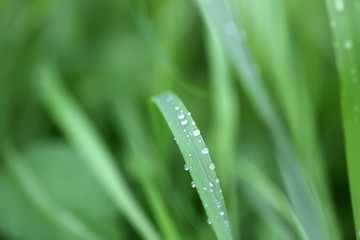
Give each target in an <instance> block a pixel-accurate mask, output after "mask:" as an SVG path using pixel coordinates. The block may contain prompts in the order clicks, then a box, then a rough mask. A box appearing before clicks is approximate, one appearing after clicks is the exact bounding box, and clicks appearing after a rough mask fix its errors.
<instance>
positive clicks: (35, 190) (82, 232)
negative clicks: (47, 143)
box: [3, 145, 101, 240]
mask: <svg viewBox="0 0 360 240" xmlns="http://www.w3.org/2000/svg"><path fill="white" fill-rule="evenodd" d="M3 153H4V157H5V158H6V160H7V163H8V164H9V167H10V169H11V171H12V172H13V173H14V174H13V175H14V176H15V178H16V180H17V182H18V183H19V186H20V187H21V188H22V191H23V192H24V193H25V194H26V196H27V197H28V198H29V199H30V201H31V202H32V203H33V204H34V206H35V207H36V208H37V209H39V211H40V212H42V213H43V214H44V215H45V216H46V217H47V218H48V219H49V221H51V222H52V223H53V224H54V225H55V226H58V227H59V228H60V229H63V230H65V231H66V232H68V233H69V234H71V236H72V238H75V239H89V240H97V239H101V237H99V236H97V234H95V233H94V232H92V231H91V229H89V227H88V226H86V224H84V223H83V222H81V221H80V219H78V218H77V217H76V216H75V215H73V214H72V213H71V212H68V211H66V210H65V209H63V208H61V207H60V206H59V205H57V204H56V203H55V202H54V201H53V199H52V198H51V197H50V196H49V194H48V193H47V192H46V191H45V190H44V189H43V187H42V186H41V184H40V182H39V181H38V179H36V177H35V176H34V174H33V173H32V171H31V169H30V168H29V166H27V164H26V163H25V162H24V159H22V157H21V156H20V155H19V154H17V153H15V152H13V151H12V149H11V148H10V147H8V146H7V145H6V148H5V147H4V151H3ZM62 237H64V236H62Z"/></svg>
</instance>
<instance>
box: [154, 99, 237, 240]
mask: <svg viewBox="0 0 360 240" xmlns="http://www.w3.org/2000/svg"><path fill="white" fill-rule="evenodd" d="M153 101H154V102H155V103H156V105H157V106H158V107H159V109H160V111H161V112H162V114H163V115H164V117H165V119H166V121H167V122H168V124H169V127H170V129H171V131H172V133H173V134H174V136H175V138H176V142H177V144H178V146H179V148H180V151H181V153H182V155H183V157H184V159H185V162H186V165H185V170H189V171H190V175H191V177H192V178H193V183H192V185H193V184H194V185H193V186H196V189H197V191H198V193H199V196H200V198H201V201H202V203H203V205H204V208H205V211H206V213H207V215H208V217H209V223H211V224H212V227H213V229H214V231H215V234H216V236H217V238H218V239H233V236H232V233H231V227H230V221H229V218H228V214H227V211H226V207H225V202H224V199H223V195H222V190H221V188H220V184H219V180H218V178H217V176H216V173H215V170H214V169H215V165H214V163H212V162H211V158H210V155H209V150H208V149H207V148H206V146H205V143H204V140H203V139H202V137H201V135H200V131H199V129H198V128H197V127H196V125H195V122H194V121H193V119H192V117H191V114H190V112H189V111H188V110H187V109H186V107H185V106H184V104H183V103H182V102H181V100H180V99H179V98H177V97H176V96H175V95H174V94H172V93H170V92H168V93H162V94H160V95H158V96H156V97H154V98H153Z"/></svg>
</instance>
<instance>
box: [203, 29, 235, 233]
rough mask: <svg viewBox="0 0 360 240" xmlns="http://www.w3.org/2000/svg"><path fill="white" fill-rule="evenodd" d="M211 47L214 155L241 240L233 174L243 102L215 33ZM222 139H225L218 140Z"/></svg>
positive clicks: (209, 33)
mask: <svg viewBox="0 0 360 240" xmlns="http://www.w3.org/2000/svg"><path fill="white" fill-rule="evenodd" d="M206 36H207V38H206V39H207V40H208V41H207V47H208V52H209V53H208V54H209V59H210V69H211V70H210V71H211V87H212V94H211V96H212V106H213V108H214V114H213V118H214V122H213V126H214V127H213V128H214V131H213V132H212V138H211V139H213V146H216V147H217V151H216V152H215V154H214V155H213V159H214V161H215V162H216V161H217V160H219V161H220V160H221V166H219V168H218V174H219V176H221V181H222V183H223V188H224V192H225V193H227V194H228V195H225V197H226V199H227V202H228V207H229V208H231V210H232V211H231V212H229V215H230V216H229V217H230V220H231V223H232V226H233V234H234V236H239V235H240V233H239V231H240V227H238V226H240V224H239V223H240V219H239V213H240V210H239V201H238V199H237V196H238V194H237V193H238V191H237V189H238V188H237V181H236V175H235V174H229V172H232V170H233V169H234V168H235V166H236V163H235V160H236V159H235V149H236V146H235V145H236V136H238V134H239V126H240V121H239V117H238V116H239V112H240V106H239V100H238V98H237V97H236V90H235V89H236V88H235V82H233V81H232V79H231V74H230V66H229V61H228V59H227V58H226V54H225V51H224V48H223V46H222V45H221V42H220V39H219V37H218V36H217V35H216V33H214V32H208V33H207V35H206ZM218 136H221V137H218Z"/></svg>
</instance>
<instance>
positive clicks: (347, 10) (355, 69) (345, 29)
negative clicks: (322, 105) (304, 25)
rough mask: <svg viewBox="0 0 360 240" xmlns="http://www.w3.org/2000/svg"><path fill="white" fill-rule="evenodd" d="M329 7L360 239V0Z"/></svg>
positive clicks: (358, 237) (357, 232)
mask: <svg viewBox="0 0 360 240" xmlns="http://www.w3.org/2000/svg"><path fill="white" fill-rule="evenodd" d="M327 7H328V12H329V19H330V26H331V28H332V30H333V36H334V46H335V51H336V56H337V66H338V69H339V75H340V78H341V81H340V82H341V89H342V116H343V122H344V127H345V143H346V156H347V164H348V171H349V181H350V190H351V197H352V207H353V214H354V218H355V229H356V237H357V239H360V205H359V202H360V190H359V181H360V177H359V170H360V149H359V143H360V94H359V93H360V82H359V76H358V74H359V67H360V28H359V25H358V23H359V21H360V2H359V1H356V0H349V1H343V0H337V1H327Z"/></svg>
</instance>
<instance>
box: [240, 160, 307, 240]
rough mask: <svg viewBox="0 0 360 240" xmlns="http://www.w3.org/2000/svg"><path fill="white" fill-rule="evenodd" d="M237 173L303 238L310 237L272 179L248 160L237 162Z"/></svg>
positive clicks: (305, 239)
mask: <svg viewBox="0 0 360 240" xmlns="http://www.w3.org/2000/svg"><path fill="white" fill-rule="evenodd" d="M236 175H237V177H238V179H240V180H241V181H243V182H244V183H246V184H248V185H249V186H250V187H251V188H252V189H253V190H255V191H256V192H257V193H258V194H259V195H260V196H262V198H263V199H264V200H265V201H267V202H268V203H269V205H270V206H272V207H273V208H274V209H275V210H276V211H277V212H278V213H279V215H280V216H282V217H283V218H284V220H286V221H287V222H288V223H289V224H290V225H291V226H292V227H293V228H294V230H295V231H296V232H297V234H298V236H299V237H301V239H304V240H307V239H309V238H308V236H307V235H306V233H305V231H304V229H303V227H302V225H301V224H300V222H299V219H298V218H297V216H296V214H295V212H294V210H293V208H292V207H291V204H290V202H289V201H288V199H287V197H286V196H285V195H284V194H283V192H282V191H281V189H279V188H278V187H277V186H276V184H275V183H273V182H272V180H271V179H269V178H268V177H267V176H266V175H264V174H263V173H262V172H261V171H260V170H258V169H257V168H256V167H255V166H253V165H252V164H251V163H249V162H247V161H241V162H240V163H238V164H237V167H236Z"/></svg>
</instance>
